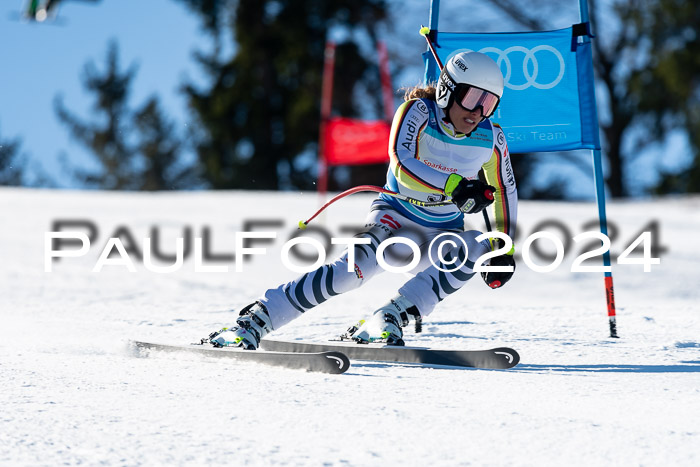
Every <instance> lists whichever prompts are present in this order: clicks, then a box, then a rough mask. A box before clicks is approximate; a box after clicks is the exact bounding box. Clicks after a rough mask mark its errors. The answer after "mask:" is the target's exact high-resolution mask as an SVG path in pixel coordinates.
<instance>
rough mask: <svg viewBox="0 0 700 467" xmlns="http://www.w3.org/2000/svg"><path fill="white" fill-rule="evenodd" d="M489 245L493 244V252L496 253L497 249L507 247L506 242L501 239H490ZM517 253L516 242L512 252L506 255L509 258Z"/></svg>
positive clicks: (511, 249)
mask: <svg viewBox="0 0 700 467" xmlns="http://www.w3.org/2000/svg"><path fill="white" fill-rule="evenodd" d="M489 243H491V251H496V250H497V249H499V248H501V247H503V246H505V245H504V243H505V242H504V241H503V240H501V239H500V238H489ZM514 253H515V242H513V246H512V247H511V248H510V251H508V252H507V253H506V255H508V256H513V254H514Z"/></svg>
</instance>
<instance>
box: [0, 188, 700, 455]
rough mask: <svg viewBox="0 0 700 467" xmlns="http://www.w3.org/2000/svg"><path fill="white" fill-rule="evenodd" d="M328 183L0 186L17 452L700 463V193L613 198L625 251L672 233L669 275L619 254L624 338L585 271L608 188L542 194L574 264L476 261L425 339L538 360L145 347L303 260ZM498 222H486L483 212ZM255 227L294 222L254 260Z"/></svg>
mask: <svg viewBox="0 0 700 467" xmlns="http://www.w3.org/2000/svg"><path fill="white" fill-rule="evenodd" d="M371 199H372V197H370V196H365V195H354V196H352V197H349V198H346V199H343V200H342V201H339V202H338V203H337V204H335V205H333V206H331V208H330V209H329V210H328V211H327V212H326V214H324V215H322V216H321V218H320V219H319V220H318V222H317V223H316V225H317V226H318V227H319V228H318V229H316V230H313V231H311V232H310V233H309V235H313V236H314V238H318V239H320V240H321V241H325V239H326V237H325V236H326V235H328V236H334V237H349V236H351V235H352V231H353V230H354V229H357V228H359V227H361V226H362V224H363V219H364V216H365V214H366V212H367V211H368V206H369V203H370V202H371ZM320 202H321V199H320V198H319V196H318V195H317V194H314V193H305V194H300V193H265V192H220V193H210V192H194V193H168V194H166V193H156V194H137V193H126V194H125V193H121V194H120V193H103V192H71V191H60V192H57V191H42V190H22V189H2V190H0V215H1V216H2V226H3V229H2V237H1V239H2V241H1V242H0V283H1V284H2V289H1V293H0V464H2V465H13V466H14V465H58V464H80V463H83V464H88V465H94V464H107V465H164V464H174V465H183V464H186V465H198V464H234V465H276V464H287V465H409V466H412V465H416V466H418V465H421V466H424V465H658V466H661V465H675V466H679V465H684V466H686V465H687V466H692V465H700V309H699V308H700V306H699V305H698V301H699V300H700V292H699V291H698V286H699V285H700V281H699V279H700V250H698V248H697V232H698V231H699V230H700V199H698V198H665V199H661V200H651V201H643V202H613V203H609V204H608V217H609V220H610V223H611V236H612V237H614V238H613V241H612V248H611V250H612V253H613V260H615V259H616V258H617V256H618V255H619V254H620V253H621V252H622V251H623V250H624V249H625V248H626V246H627V245H629V244H630V243H631V242H632V240H634V239H635V238H637V236H638V235H639V233H640V232H641V231H642V230H650V229H654V230H655V231H654V235H656V239H655V240H656V241H657V242H658V245H659V246H660V247H662V248H661V250H659V251H656V253H657V256H658V257H659V258H660V259H661V262H660V264H658V265H651V272H644V271H643V269H644V268H643V266H642V265H634V264H632V265H630V264H621V265H618V264H614V265H613V277H614V286H615V300H616V304H617V313H618V317H617V321H618V330H619V335H620V338H619V339H612V338H610V337H608V336H609V331H608V319H607V309H606V302H605V289H604V284H603V282H604V281H603V274H602V273H600V272H594V273H590V272H576V273H572V272H571V270H570V269H571V265H572V263H573V260H574V259H575V258H576V256H577V255H578V254H580V253H581V252H582V251H588V250H592V249H593V248H594V247H595V246H592V245H591V244H590V241H588V243H589V245H588V246H586V245H585V243H586V242H582V243H576V242H573V241H572V238H573V236H575V235H577V234H579V233H581V232H584V231H589V230H595V229H597V223H596V219H597V210H596V207H595V204H594V203H560V202H521V204H520V211H519V230H520V234H519V236H518V239H517V241H516V245H517V246H516V248H517V247H518V246H522V245H523V244H524V240H525V238H526V237H527V236H529V235H530V234H532V233H533V232H535V231H539V230H547V231H550V232H552V233H554V234H555V235H557V236H559V237H561V238H562V240H563V241H564V243H567V244H569V245H568V248H567V254H566V256H565V258H564V260H563V262H562V264H561V265H559V267H557V268H556V269H555V270H554V271H553V272H550V273H540V272H536V271H534V270H533V269H532V268H530V267H528V266H527V265H526V264H525V262H524V261H523V260H522V259H521V258H520V257H519V258H518V267H517V270H516V273H515V276H514V277H513V279H512V281H511V282H509V283H508V284H507V285H506V286H504V287H503V288H501V289H499V290H490V289H489V288H488V287H487V286H486V285H485V284H484V283H483V281H482V280H481V278H480V277H479V276H478V275H476V276H474V278H473V279H472V280H471V281H470V282H469V283H468V284H467V285H466V286H465V287H464V288H463V289H462V290H460V291H459V292H457V293H455V294H454V295H452V296H450V297H449V298H447V299H446V300H445V301H443V302H442V303H441V304H440V305H439V308H438V309H437V310H436V311H435V312H434V313H433V314H432V315H431V316H430V317H429V318H428V319H427V320H426V322H425V324H424V330H423V333H421V334H414V333H413V332H412V331H408V332H407V335H406V336H405V337H406V340H407V341H408V343H409V344H413V345H420V346H430V347H435V348H442V349H481V348H489V347H497V346H509V347H513V348H515V349H517V350H518V352H519V353H520V355H521V358H522V360H521V363H520V364H519V365H518V366H517V367H515V368H513V369H510V370H502V371H501V370H474V369H456V368H449V367H419V366H414V365H403V364H389V363H371V362H357V361H355V362H353V365H352V367H351V368H350V370H349V371H348V372H347V373H345V374H343V375H325V374H318V373H307V372H304V371H299V370H285V369H280V368H273V367H265V366H259V365H254V364H243V363H236V362H232V361H226V360H221V359H212V358H206V357H198V356H195V355H188V354H178V355H173V354H159V353H152V354H150V355H149V356H147V357H143V356H141V357H139V356H138V355H136V354H135V353H134V352H133V351H132V350H131V349H130V347H129V345H128V341H129V340H130V339H140V340H150V341H156V342H166V343H178V344H187V343H190V342H193V341H196V340H198V339H199V338H200V337H203V336H206V335H207V334H208V333H209V332H211V331H213V330H216V329H219V328H220V327H222V326H225V325H230V324H232V323H233V322H234V320H235V316H236V311H237V310H238V309H240V308H241V307H243V306H245V305H247V304H248V303H250V302H251V301H253V300H254V299H255V298H256V297H258V296H259V295H260V294H261V293H262V292H263V291H264V290H265V289H266V288H268V287H273V286H277V285H278V284H280V283H282V282H285V281H288V280H290V279H292V278H294V277H296V276H297V273H294V272H291V271H289V270H287V269H286V268H285V267H283V266H282V263H281V260H280V252H281V250H282V245H283V244H284V243H285V242H286V241H287V240H288V239H289V238H290V237H291V236H292V235H295V234H296V233H297V232H298V231H297V229H296V226H297V223H298V221H299V220H302V219H306V218H308V217H309V216H310V215H311V214H312V213H313V212H314V211H315V210H316V209H317V208H318V207H319V203H320ZM479 219H480V216H472V218H471V219H469V222H474V227H476V228H479V229H481V225H480V224H479ZM69 221H77V222H78V223H75V224H73V226H71V225H69ZM543 223H544V224H543ZM54 230H62V231H70V230H73V231H80V232H83V233H86V234H88V235H89V236H90V238H91V239H92V241H91V243H90V248H89V250H88V251H86V252H85V254H83V255H82V256H80V257H65V258H59V259H53V260H50V261H48V262H47V258H46V257H47V252H48V253H50V250H51V245H50V244H48V245H47V244H46V241H45V237H46V234H47V232H51V231H54ZM613 230H614V232H613ZM244 231H246V232H275V234H276V237H277V238H276V239H275V240H264V239H263V240H256V241H254V242H253V244H251V245H250V247H251V248H252V247H258V248H266V254H265V255H254V256H251V259H249V260H248V261H246V262H243V263H241V266H242V271H240V272H237V271H236V265H237V263H236V261H234V252H235V251H236V240H235V238H236V233H237V232H244ZM613 233H614V234H615V235H613ZM112 237H119V238H120V240H121V241H122V243H123V244H124V246H125V248H126V250H127V256H128V258H129V261H132V262H133V269H134V272H130V271H129V269H128V267H127V264H126V260H124V259H123V257H122V258H121V259H120V256H119V255H117V250H116V249H114V254H113V256H112V257H111V258H110V259H111V260H116V261H121V264H110V263H109V262H108V261H107V262H106V261H104V260H100V255H101V254H102V252H103V250H104V249H105V246H106V245H107V244H108V240H109V239H110V238H112ZM178 237H183V238H185V242H184V243H185V246H186V248H185V249H186V250H187V255H186V258H185V260H184V262H183V264H182V265H181V267H179V269H178V270H177V271H174V272H169V273H168V272H154V271H151V270H149V269H148V268H147V267H146V264H145V263H144V261H143V259H141V257H140V255H143V253H144V251H143V250H144V238H151V241H152V244H153V245H152V250H155V249H156V248H157V251H158V252H159V254H161V255H164V254H167V255H173V254H174V253H175V250H176V239H177V238H178ZM188 238H189V240H187V239H188ZM196 238H200V239H204V240H203V243H204V244H205V248H203V250H205V252H206V253H204V254H203V255H202V261H201V264H200V265H197V264H196V260H195V255H194V244H195V241H194V239H196ZM537 244H538V245H539V246H540V249H541V250H546V249H547V248H546V245H547V241H546V240H541V241H538V243H537ZM550 245H551V243H550ZM79 247H80V244H72V245H70V244H64V245H63V246H62V247H61V248H60V249H61V251H64V252H65V251H73V252H75V251H76V250H77V249H78V248H79ZM551 251H553V250H551ZM639 251H640V252H641V249H640V250H639ZM341 253H342V250H341V247H334V249H333V250H331V251H329V252H328V260H329V261H330V260H332V259H334V258H335V257H337V256H338V255H340V254H341ZM544 253H547V251H544ZM139 254H140V255H139ZM295 261H297V262H298V260H295ZM533 261H535V262H536V263H538V264H541V265H546V264H547V263H548V261H550V260H547V259H546V258H544V257H543V256H542V255H539V256H537V255H535V256H533ZM100 262H101V263H102V268H101V271H100V272H93V269H94V268H95V266H96V265H97V264H99V263H100ZM173 263H174V261H170V262H168V261H160V260H158V259H154V261H153V267H166V266H168V265H169V264H173ZM585 264H597V263H588V262H587V263H585ZM49 266H50V269H51V272H46V269H48V268H49ZM206 268H208V269H212V268H220V269H222V270H221V271H219V272H203V271H202V269H206ZM223 268H225V269H227V270H223ZM406 279H407V276H406V275H405V274H393V273H388V272H387V273H384V274H382V275H381V276H378V277H377V278H375V279H374V281H373V282H371V283H369V284H367V285H366V286H364V287H363V288H361V289H359V290H356V291H354V292H351V293H348V294H346V295H343V296H339V297H335V298H333V299H331V300H328V301H327V302H325V303H324V304H323V305H321V306H319V307H318V308H316V309H314V310H312V311H310V312H308V313H306V314H305V315H304V316H302V317H301V318H299V319H298V320H296V321H294V322H293V323H291V324H290V325H288V326H287V327H283V328H281V329H279V330H277V331H275V332H274V333H273V335H272V336H271V337H274V338H278V339H287V340H295V339H303V340H309V341H315V342H323V341H324V340H326V339H328V338H332V337H334V336H336V335H337V334H338V333H340V332H342V331H344V330H345V329H346V328H347V327H348V326H349V325H351V324H353V323H354V322H356V321H357V320H358V319H360V318H363V317H365V316H367V315H368V314H370V313H371V312H372V311H373V310H374V309H375V308H377V307H378V306H380V305H382V304H383V303H385V302H386V300H387V299H388V298H390V297H392V296H393V295H394V294H395V291H396V289H397V288H398V287H399V286H400V285H401V284H402V283H403V282H404V281H405V280H406Z"/></svg>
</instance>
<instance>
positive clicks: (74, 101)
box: [0, 0, 209, 186]
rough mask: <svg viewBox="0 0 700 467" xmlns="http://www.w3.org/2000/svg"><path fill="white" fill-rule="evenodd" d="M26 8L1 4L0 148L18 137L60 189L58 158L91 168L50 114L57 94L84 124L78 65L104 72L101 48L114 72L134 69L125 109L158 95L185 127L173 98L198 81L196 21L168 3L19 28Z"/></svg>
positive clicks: (86, 105) (114, 5)
mask: <svg viewBox="0 0 700 467" xmlns="http://www.w3.org/2000/svg"><path fill="white" fill-rule="evenodd" d="M24 3H25V0H3V1H2V2H0V44H1V45H0V140H2V141H7V140H10V139H15V138H17V137H19V138H21V140H22V149H23V150H24V152H26V153H27V154H28V155H29V156H30V157H31V159H32V160H33V161H37V162H40V163H41V165H42V166H43V167H44V169H45V170H46V171H47V172H49V173H50V174H51V176H52V177H53V178H55V179H56V181H57V182H59V184H61V185H62V186H70V185H66V184H67V182H68V180H67V178H66V177H65V175H62V174H61V169H60V166H59V162H58V154H59V153H61V152H65V153H66V154H67V155H68V156H69V158H70V160H71V162H72V163H74V164H81V165H85V164H90V163H91V161H92V158H91V157H89V156H88V155H87V154H86V153H85V151H84V150H83V149H82V147H81V146H80V145H79V144H78V143H76V142H74V141H71V140H70V136H69V134H68V131H67V128H66V127H64V126H62V125H61V124H60V123H59V122H58V119H57V117H56V114H55V112H54V109H53V99H54V97H55V96H56V95H57V94H59V93H61V94H62V95H63V98H64V103H65V105H66V107H67V108H68V109H70V110H72V111H73V112H74V113H76V114H78V115H79V116H81V117H83V118H87V117H88V116H89V114H90V111H91V109H90V106H91V101H90V96H88V95H87V94H86V91H85V90H84V88H83V85H82V79H81V78H82V74H83V68H84V64H85V63H86V62H87V61H88V60H90V59H92V60H93V61H94V62H95V64H96V65H97V67H98V69H100V70H102V69H104V62H105V56H106V53H107V45H108V42H109V40H110V39H112V38H114V39H117V41H118V44H119V49H120V67H121V69H122V70H124V69H126V67H127V66H129V65H130V64H132V63H136V64H137V65H138V72H137V74H136V77H135V78H134V81H133V86H132V93H131V96H130V103H131V105H132V106H136V105H141V104H142V103H143V102H144V101H145V100H146V98H148V97H149V96H150V95H152V94H157V95H158V96H159V97H160V99H161V103H162V104H163V106H164V109H165V110H166V111H167V112H168V113H169V116H170V118H171V119H173V120H175V121H176V122H178V124H179V125H185V124H186V122H187V116H186V115H185V109H186V107H185V101H184V99H183V97H182V95H181V94H180V93H179V92H178V87H179V85H180V83H181V82H182V81H183V77H184V76H189V77H190V78H193V79H195V80H196V79H197V78H198V77H199V76H200V75H199V71H198V68H197V65H196V64H195V63H194V61H193V60H192V51H193V50H195V49H196V48H204V49H206V48H207V47H209V41H208V40H207V38H206V37H205V36H204V34H203V33H202V32H201V31H200V29H199V23H198V20H197V18H196V17H195V16H194V15H193V14H191V13H189V12H188V11H187V10H186V9H185V8H184V7H183V6H182V5H181V4H179V3H176V2H174V1H172V0H147V1H143V0H141V1H139V0H118V1H110V0H103V1H101V2H98V3H94V4H93V3H90V2H81V1H76V2H71V1H66V2H64V3H62V4H61V5H60V7H59V11H58V16H57V21H56V22H54V23H52V24H49V23H48V22H45V23H41V24H38V23H28V22H24V21H19V20H18V19H17V14H18V12H19V11H20V10H21V8H23V6H24Z"/></svg>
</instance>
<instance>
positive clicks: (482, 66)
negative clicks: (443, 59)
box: [436, 52, 503, 117]
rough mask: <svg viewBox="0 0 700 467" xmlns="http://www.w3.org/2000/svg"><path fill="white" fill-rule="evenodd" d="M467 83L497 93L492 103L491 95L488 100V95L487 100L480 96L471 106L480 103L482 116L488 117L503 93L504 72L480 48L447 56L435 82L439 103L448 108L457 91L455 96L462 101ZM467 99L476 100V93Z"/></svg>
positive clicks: (469, 85)
mask: <svg viewBox="0 0 700 467" xmlns="http://www.w3.org/2000/svg"><path fill="white" fill-rule="evenodd" d="M470 87H473V88H477V89H479V90H482V91H487V92H488V93H490V94H492V95H494V96H495V97H496V100H495V104H494V102H493V99H490V102H489V99H487V100H486V102H484V101H483V99H480V100H478V103H477V104H476V105H475V106H474V107H473V108H476V107H479V106H481V107H482V112H483V115H484V117H490V116H491V115H492V114H493V111H494V110H495V109H496V107H497V106H498V102H499V101H500V98H501V96H502V95H503V74H502V73H501V69H500V68H499V67H498V65H497V64H496V62H495V61H493V59H491V57H489V56H488V55H486V54H483V53H481V52H460V53H458V54H455V55H454V56H453V57H452V58H450V60H449V61H448V62H447V64H446V65H445V67H444V68H443V69H442V72H441V73H440V78H439V80H438V84H437V96H436V97H437V99H436V100H437V105H438V107H441V108H443V109H446V108H448V107H449V106H450V105H451V104H452V102H453V101H454V100H455V97H456V95H459V97H458V99H459V101H460V103H461V102H462V101H463V99H464V97H465V92H466V90H468V89H469V88H470ZM470 102H476V101H475V97H472V99H470ZM484 104H486V105H484ZM487 107H488V108H487ZM473 108H469V110H473ZM489 110H490V111H489Z"/></svg>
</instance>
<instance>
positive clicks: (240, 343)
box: [202, 302, 272, 350]
mask: <svg viewBox="0 0 700 467" xmlns="http://www.w3.org/2000/svg"><path fill="white" fill-rule="evenodd" d="M271 331H272V321H271V320H270V315H269V313H268V312H267V308H265V306H264V305H263V304H262V303H260V302H254V303H251V304H250V305H248V306H247V307H245V308H243V309H242V310H241V312H240V316H239V318H238V319H237V320H236V326H232V327H230V328H223V329H221V330H220V331H216V332H212V333H211V334H209V337H208V338H206V339H202V343H206V342H208V343H210V344H212V345H213V346H214V347H242V348H244V349H246V350H256V349H257V348H258V346H259V345H260V339H262V338H263V337H265V336H266V335H267V334H268V333H270V332H271Z"/></svg>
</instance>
